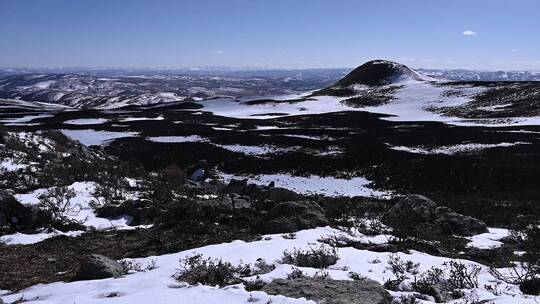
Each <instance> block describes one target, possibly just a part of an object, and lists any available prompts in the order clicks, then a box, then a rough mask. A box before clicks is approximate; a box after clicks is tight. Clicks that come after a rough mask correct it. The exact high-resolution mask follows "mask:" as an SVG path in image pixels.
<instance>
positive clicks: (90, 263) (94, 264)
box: [72, 254, 124, 281]
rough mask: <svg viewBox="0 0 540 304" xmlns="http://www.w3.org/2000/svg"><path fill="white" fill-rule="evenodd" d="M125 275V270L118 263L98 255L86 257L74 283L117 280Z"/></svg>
mask: <svg viewBox="0 0 540 304" xmlns="http://www.w3.org/2000/svg"><path fill="white" fill-rule="evenodd" d="M123 275H124V268H123V267H122V265H120V263H118V262H117V261H114V260H111V259H109V258H107V257H104V256H102V255H98V254H91V255H88V256H86V257H85V258H84V259H83V260H82V261H81V264H80V266H79V269H78V271H77V274H76V275H75V277H74V278H73V279H72V281H82V280H98V279H105V278H117V277H121V276H123Z"/></svg>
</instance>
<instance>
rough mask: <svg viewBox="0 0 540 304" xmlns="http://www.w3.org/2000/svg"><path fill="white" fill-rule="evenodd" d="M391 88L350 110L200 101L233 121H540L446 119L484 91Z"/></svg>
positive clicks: (412, 83)
mask: <svg viewBox="0 0 540 304" xmlns="http://www.w3.org/2000/svg"><path fill="white" fill-rule="evenodd" d="M392 86H401V87H400V88H398V89H397V90H396V92H395V94H394V95H393V99H392V100H391V101H390V102H388V103H386V104H382V105H377V106H366V107H352V106H349V105H346V104H344V103H343V102H342V101H343V100H345V99H347V98H351V97H354V96H349V97H332V96H315V97H309V99H307V100H305V101H299V102H297V101H295V102H291V103H287V102H283V101H284V100H295V99H298V98H299V97H305V96H306V95H305V94H302V95H288V96H282V97H276V98H274V99H275V100H279V101H281V102H278V103H265V104H255V105H248V104H246V103H245V102H240V101H235V100H230V99H214V100H206V101H202V102H201V104H202V105H203V107H204V110H205V111H210V112H212V113H214V114H215V115H220V116H226V117H235V118H255V119H265V118H269V117H282V116H289V115H305V114H322V113H331V112H339V111H368V112H373V113H379V114H388V115H391V116H390V117H386V118H384V119H386V120H390V121H438V122H443V123H447V124H453V125H462V126H475V125H476V126H490V127H497V126H508V125H512V126H520V125H540V117H511V118H503V119H488V118H480V119H464V118H458V117H451V116H445V115H442V114H439V113H436V112H435V110H436V109H438V108H442V107H454V106H463V105H466V104H467V103H468V102H470V100H471V98H472V97H473V96H474V95H476V94H478V93H481V92H483V91H484V90H486V89H485V88H482V87H474V86H469V85H462V86H453V87H452V88H451V89H452V90H453V91H454V92H457V94H444V93H445V91H448V90H449V89H450V88H449V87H444V86H440V85H436V84H434V83H433V82H428V81H418V80H410V79H408V80H403V81H398V82H394V83H392ZM354 88H355V89H358V90H365V89H368V88H367V87H365V86H354Z"/></svg>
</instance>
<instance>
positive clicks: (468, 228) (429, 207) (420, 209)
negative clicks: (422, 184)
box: [382, 194, 488, 236]
mask: <svg viewBox="0 0 540 304" xmlns="http://www.w3.org/2000/svg"><path fill="white" fill-rule="evenodd" d="M382 221H383V223H385V224H386V225H388V226H391V227H393V228H397V229H404V230H429V229H437V230H439V231H441V232H443V233H446V234H457V235H462V236H471V235H475V234H480V233H484V232H487V231H488V230H487V227H486V224H485V223H484V222H483V221H481V220H479V219H476V218H473V217H470V216H466V215H462V214H459V213H456V212H454V211H453V210H452V209H450V208H447V207H443V206H437V204H436V203H435V202H433V201H432V200H430V199H429V198H427V197H425V196H422V195H418V194H412V195H407V196H406V197H404V198H402V199H401V200H400V201H399V202H398V203H397V204H395V205H394V206H393V207H392V208H391V209H390V210H389V211H388V212H387V213H386V214H385V215H384V216H383V219H382Z"/></svg>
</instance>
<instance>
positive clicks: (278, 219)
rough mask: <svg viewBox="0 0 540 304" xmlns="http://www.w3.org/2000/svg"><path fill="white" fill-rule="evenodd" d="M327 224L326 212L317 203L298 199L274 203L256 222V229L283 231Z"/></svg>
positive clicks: (269, 231)
mask: <svg viewBox="0 0 540 304" xmlns="http://www.w3.org/2000/svg"><path fill="white" fill-rule="evenodd" d="M327 225H328V220H327V218H326V214H325V212H324V210H323V208H321V206H319V204H317V203H315V202H310V201H300V202H284V203H280V204H278V205H276V206H275V207H274V208H272V209H270V211H268V213H267V214H266V215H265V216H264V217H263V219H262V220H261V221H259V222H258V223H257V224H256V229H257V230H258V231H259V232H260V233H285V232H293V231H297V230H301V229H309V228H315V227H318V226H327Z"/></svg>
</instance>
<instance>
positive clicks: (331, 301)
mask: <svg viewBox="0 0 540 304" xmlns="http://www.w3.org/2000/svg"><path fill="white" fill-rule="evenodd" d="M262 290H263V291H264V292H266V293H268V294H271V295H283V296H286V297H291V298H306V299H308V300H313V301H315V302H317V303H320V304H322V303H324V304H387V303H388V304H389V303H391V302H392V296H390V294H389V293H388V291H386V290H385V289H384V288H383V287H382V286H381V284H379V283H377V282H375V281H373V280H369V279H364V280H358V281H342V280H325V279H316V278H300V279H294V280H284V279H278V280H274V281H272V282H271V283H270V284H267V285H265V286H264V287H263V289H262Z"/></svg>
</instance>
